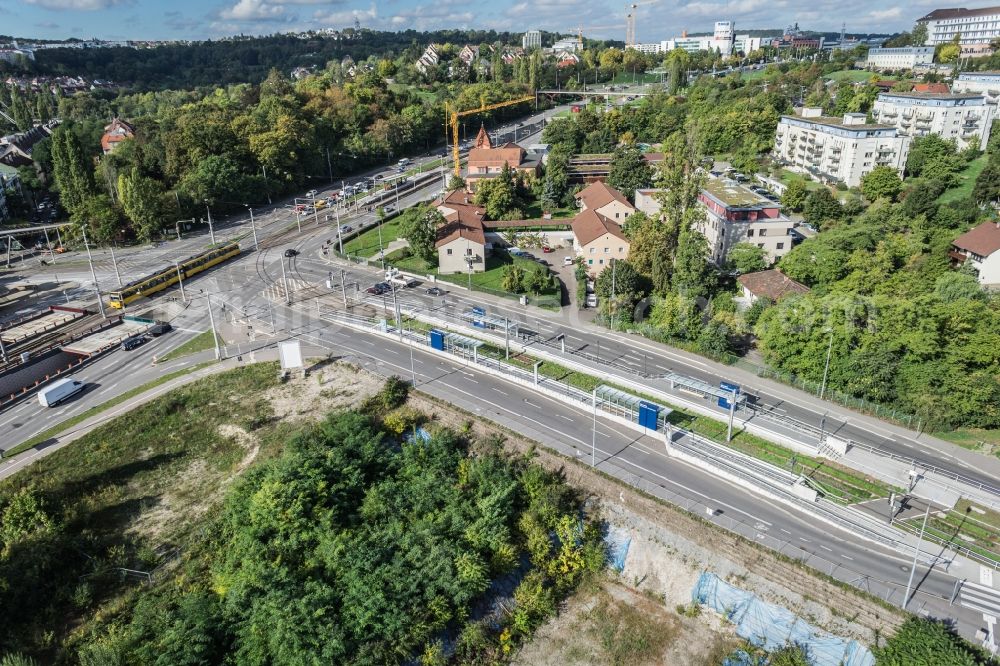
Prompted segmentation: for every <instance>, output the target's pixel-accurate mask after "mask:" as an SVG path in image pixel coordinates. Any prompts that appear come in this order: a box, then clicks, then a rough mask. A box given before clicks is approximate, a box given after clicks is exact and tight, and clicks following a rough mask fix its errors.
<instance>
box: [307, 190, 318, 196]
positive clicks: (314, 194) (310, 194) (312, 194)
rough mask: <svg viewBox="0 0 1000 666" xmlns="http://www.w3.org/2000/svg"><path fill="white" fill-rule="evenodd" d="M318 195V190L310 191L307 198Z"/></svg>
mask: <svg viewBox="0 0 1000 666" xmlns="http://www.w3.org/2000/svg"><path fill="white" fill-rule="evenodd" d="M316 194H317V192H316V190H309V191H308V192H306V196H307V197H314V196H316Z"/></svg>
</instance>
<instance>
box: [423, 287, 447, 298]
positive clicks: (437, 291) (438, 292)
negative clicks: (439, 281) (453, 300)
mask: <svg viewBox="0 0 1000 666" xmlns="http://www.w3.org/2000/svg"><path fill="white" fill-rule="evenodd" d="M447 293H448V292H446V291H445V290H444V289H441V288H440V287H431V288H430V289H428V290H427V295H428V296H444V295H445V294H447Z"/></svg>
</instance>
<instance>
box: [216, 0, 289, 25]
mask: <svg viewBox="0 0 1000 666" xmlns="http://www.w3.org/2000/svg"><path fill="white" fill-rule="evenodd" d="M284 13H285V8H284V7H282V6H281V5H275V4H272V3H270V2H265V1H264V0H239V2H237V3H236V4H235V5H233V6H232V7H229V8H228V9H223V10H221V11H220V12H219V17H220V18H223V19H225V20H227V21H267V20H272V19H276V18H281V17H282V16H283V15H284Z"/></svg>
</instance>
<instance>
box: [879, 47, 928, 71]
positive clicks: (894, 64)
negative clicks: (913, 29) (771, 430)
mask: <svg viewBox="0 0 1000 666" xmlns="http://www.w3.org/2000/svg"><path fill="white" fill-rule="evenodd" d="M932 62H934V47H933V46H902V47H899V48H888V49H886V48H877V49H868V60H867V61H865V66H866V67H868V68H869V69H913V68H914V67H917V66H919V65H930V64H931V63H932Z"/></svg>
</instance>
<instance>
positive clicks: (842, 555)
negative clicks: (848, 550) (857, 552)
mask: <svg viewBox="0 0 1000 666" xmlns="http://www.w3.org/2000/svg"><path fill="white" fill-rule="evenodd" d="M840 556H841V557H842V558H844V559H845V560H851V561H853V560H854V558H853V557H851V556H850V555H844V554H843V553H840Z"/></svg>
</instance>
